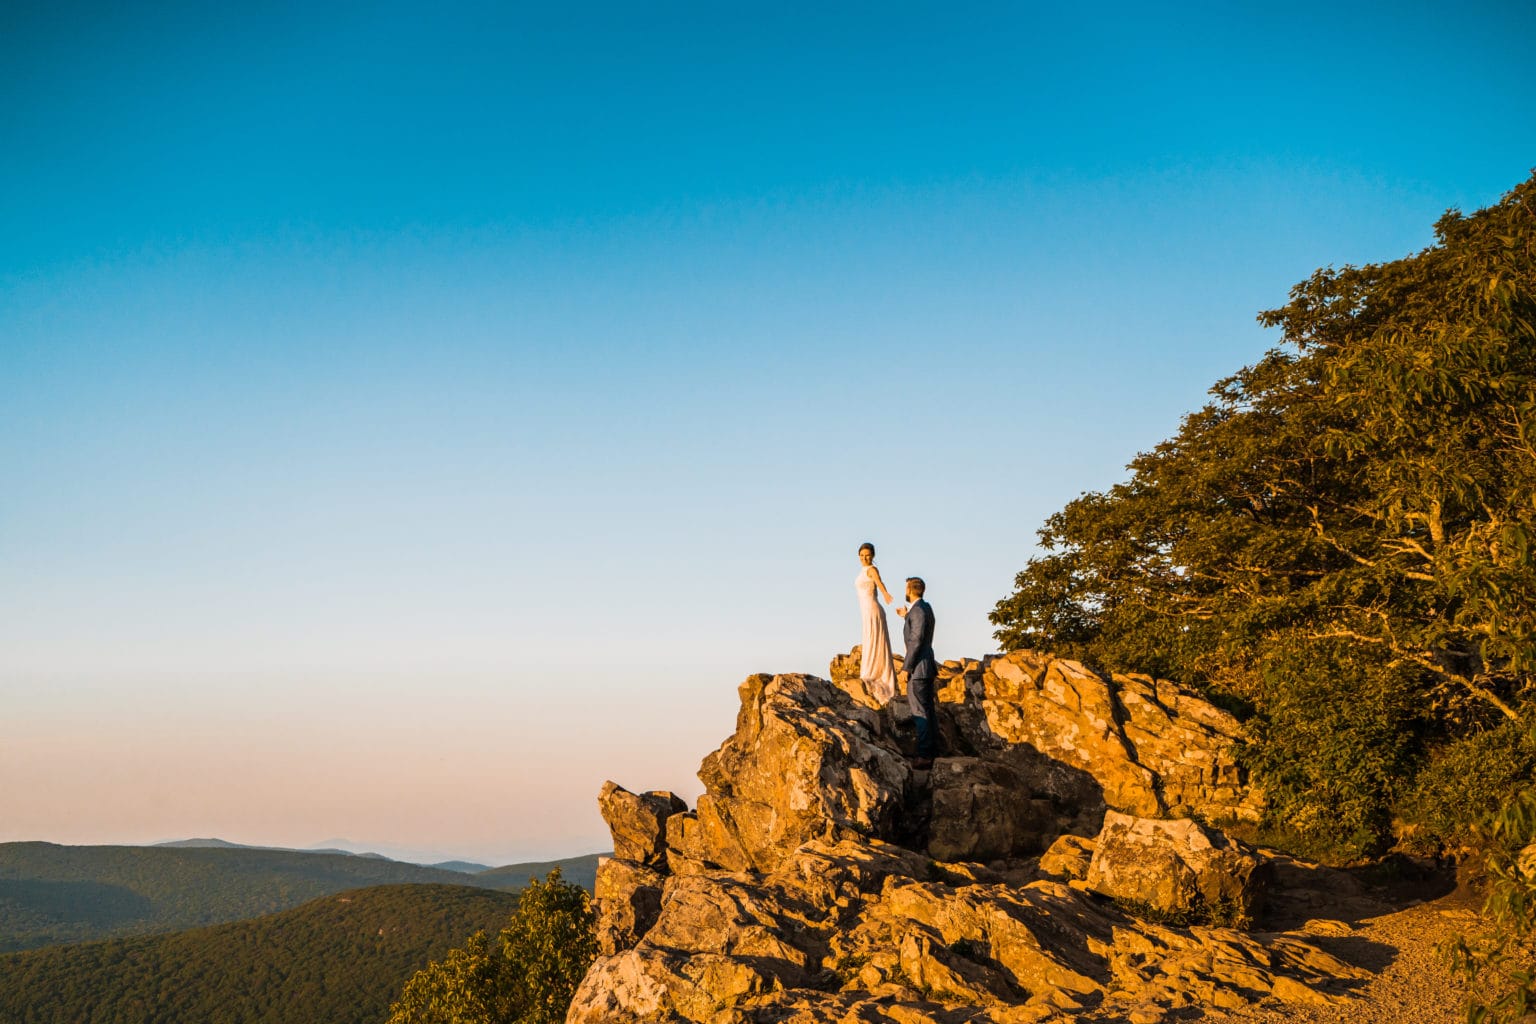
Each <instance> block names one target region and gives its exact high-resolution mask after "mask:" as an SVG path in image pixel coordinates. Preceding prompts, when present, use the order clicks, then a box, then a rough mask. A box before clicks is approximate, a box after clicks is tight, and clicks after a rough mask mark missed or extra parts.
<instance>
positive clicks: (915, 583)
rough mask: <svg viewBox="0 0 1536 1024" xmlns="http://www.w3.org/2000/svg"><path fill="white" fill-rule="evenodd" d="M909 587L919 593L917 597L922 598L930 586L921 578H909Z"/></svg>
mask: <svg viewBox="0 0 1536 1024" xmlns="http://www.w3.org/2000/svg"><path fill="white" fill-rule="evenodd" d="M907 586H909V587H911V588H912V589H913V590H915V591H917V596H918V597H922V596H923V594H924V593H926V592H927V590H928V584H926V583H924V582H923V580H922V577H921V576H908V577H907Z"/></svg>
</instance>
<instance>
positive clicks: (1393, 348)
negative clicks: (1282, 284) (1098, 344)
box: [992, 176, 1536, 857]
mask: <svg viewBox="0 0 1536 1024" xmlns="http://www.w3.org/2000/svg"><path fill="white" fill-rule="evenodd" d="M1436 234H1437V238H1438V241H1437V244H1436V245H1434V246H1432V247H1430V248H1428V249H1425V250H1423V251H1422V252H1419V253H1417V254H1414V255H1412V256H1409V257H1407V258H1405V259H1401V260H1397V261H1394V262H1391V263H1383V264H1376V265H1369V266H1364V267H1344V268H1342V269H1327V270H1320V271H1318V272H1317V273H1316V274H1314V275H1313V276H1312V277H1311V278H1309V279H1308V280H1306V281H1303V282H1302V283H1300V284H1298V285H1297V286H1296V287H1295V288H1294V289H1293V290H1292V292H1291V296H1290V302H1289V303H1288V304H1287V305H1286V306H1284V307H1283V308H1281V309H1277V310H1273V311H1270V312H1267V313H1264V314H1262V315H1261V316H1260V320H1261V321H1262V322H1263V323H1265V324H1267V325H1270V326H1275V327H1279V328H1280V329H1281V330H1282V332H1283V337H1284V343H1283V345H1282V346H1281V347H1280V348H1277V349H1275V350H1273V351H1271V352H1269V353H1268V354H1266V355H1265V357H1264V358H1263V359H1261V360H1260V361H1259V362H1257V363H1256V364H1254V365H1253V366H1249V367H1246V368H1244V369H1243V370H1241V371H1239V372H1238V373H1236V374H1234V375H1233V376H1232V377H1230V378H1228V379H1226V380H1223V381H1221V382H1219V383H1218V384H1217V385H1216V387H1215V388H1214V389H1213V390H1212V401H1211V403H1210V404H1209V405H1207V406H1206V407H1205V408H1203V409H1201V410H1199V411H1198V412H1195V413H1193V414H1191V415H1190V416H1188V417H1186V418H1185V420H1184V422H1183V424H1182V426H1181V428H1180V430H1179V432H1178V433H1177V435H1175V436H1174V437H1173V438H1170V439H1169V440H1167V441H1164V442H1163V443H1161V444H1159V445H1158V446H1157V447H1156V448H1154V449H1153V450H1152V451H1150V452H1147V453H1145V454H1142V455H1140V456H1138V457H1137V458H1136V460H1135V461H1133V462H1132V463H1131V466H1130V470H1131V477H1130V479H1129V480H1127V481H1126V482H1124V483H1122V484H1118V485H1116V486H1115V487H1112V488H1110V489H1109V490H1108V491H1105V492H1103V493H1092V494H1085V495H1083V496H1082V497H1080V498H1078V499H1077V500H1075V501H1073V502H1071V503H1069V504H1068V505H1067V506H1066V507H1065V508H1063V509H1062V510H1061V511H1059V512H1057V513H1056V514H1055V515H1053V516H1051V517H1050V519H1049V520H1047V522H1046V524H1045V527H1044V528H1043V529H1042V530H1041V532H1040V539H1041V544H1042V548H1043V553H1042V554H1041V555H1040V556H1039V557H1037V558H1035V559H1033V560H1032V561H1031V562H1030V563H1029V564H1028V565H1027V566H1026V567H1025V568H1024V570H1023V571H1022V572H1020V573H1019V574H1018V577H1017V579H1016V581H1015V590H1014V593H1013V594H1011V595H1010V596H1008V597H1007V598H1005V599H1004V600H1002V601H1000V602H999V603H998V605H997V607H996V609H995V610H994V612H993V614H992V621H993V622H994V623H995V624H996V625H997V627H998V629H997V637H998V639H999V640H1000V641H1001V642H1002V643H1003V645H1004V646H1005V647H1006V648H1010V649H1012V648H1019V647H1036V648H1041V649H1047V650H1053V651H1056V652H1057V653H1060V654H1065V655H1068V656H1072V657H1076V658H1079V659H1081V660H1083V661H1086V662H1088V663H1089V664H1095V665H1099V666H1102V667H1106V668H1111V669H1116V670H1122V671H1140V672H1149V673H1153V674H1156V675H1162V676H1168V677H1172V678H1176V679H1180V680H1182V681H1185V682H1188V683H1191V684H1194V685H1196V686H1199V687H1202V688H1203V689H1204V690H1205V691H1206V692H1207V693H1209V694H1211V695H1212V696H1213V697H1215V698H1218V699H1228V700H1233V701H1238V702H1241V703H1242V704H1244V705H1245V706H1246V707H1248V708H1250V709H1251V710H1252V713H1253V715H1254V720H1253V722H1252V725H1253V732H1254V734H1255V739H1254V742H1253V745H1252V748H1251V749H1250V750H1249V751H1248V759H1249V764H1250V766H1251V767H1252V768H1253V769H1254V771H1255V772H1256V773H1257V774H1258V776H1259V778H1260V780H1261V781H1262V782H1263V783H1264V785H1265V787H1266V789H1267V790H1268V791H1269V792H1270V793H1271V796H1272V805H1271V807H1272V817H1273V820H1272V821H1271V822H1269V827H1270V828H1271V829H1272V830H1273V831H1276V832H1283V833H1289V834H1292V835H1295V836H1297V837H1299V838H1300V840H1301V841H1302V842H1303V843H1306V844H1311V845H1312V846H1313V848H1314V849H1318V848H1323V849H1331V850H1332V851H1333V853H1334V854H1335V855H1336V856H1345V857H1347V856H1351V855H1358V854H1361V853H1366V852H1369V851H1371V850H1373V849H1376V848H1378V847H1379V846H1380V845H1381V844H1382V843H1383V842H1384V841H1385V840H1386V839H1387V836H1388V829H1389V824H1390V822H1391V821H1392V819H1393V817H1394V815H1395V814H1397V813H1398V812H1400V811H1403V810H1405V809H1407V807H1408V804H1409V803H1410V802H1412V801H1414V800H1416V799H1418V798H1419V796H1418V795H1422V791H1423V787H1419V786H1416V784H1415V776H1416V774H1417V773H1418V772H1419V771H1420V770H1421V769H1423V768H1424V766H1426V765H1431V766H1432V765H1433V764H1434V763H1435V761H1436V758H1437V757H1438V756H1440V753H1441V752H1443V751H1446V750H1450V749H1453V748H1456V747H1457V746H1458V745H1459V744H1461V743H1462V742H1464V741H1468V740H1470V739H1472V738H1474V737H1476V736H1479V735H1482V734H1484V733H1487V732H1488V731H1489V730H1491V729H1494V728H1495V727H1497V725H1498V723H1499V722H1501V721H1509V722H1514V723H1520V722H1524V721H1527V720H1529V718H1530V717H1531V713H1532V712H1531V709H1532V707H1533V706H1536V674H1533V670H1536V568H1533V565H1532V560H1531V558H1530V557H1529V555H1530V552H1531V549H1532V547H1533V541H1536V176H1533V178H1531V179H1529V180H1527V181H1525V182H1523V183H1522V184H1520V185H1519V186H1517V187H1516V188H1515V189H1514V190H1512V191H1511V192H1510V193H1509V194H1508V195H1506V196H1505V197H1504V198H1503V200H1502V201H1501V202H1500V203H1499V204H1497V205H1496V206H1493V207H1490V208H1489V209H1486V210H1482V211H1479V212H1478V213H1476V214H1474V215H1472V216H1462V215H1460V214H1457V213H1448V214H1446V216H1445V217H1443V218H1442V219H1441V220H1440V221H1439V223H1438V224H1437V225H1436ZM1427 781H1428V780H1426V783H1427ZM1490 783H1491V780H1490ZM1491 784H1492V783H1491ZM1474 796H1476V795H1474ZM1487 796H1488V793H1487V792H1486V791H1484V792H1482V793H1481V796H1477V797H1476V798H1475V799H1473V800H1472V801H1471V802H1470V803H1468V804H1466V805H1464V810H1463V812H1462V813H1460V814H1457V813H1456V812H1455V811H1454V810H1453V809H1452V808H1451V807H1450V805H1449V804H1445V805H1443V806H1442V807H1441V808H1440V809H1439V811H1436V812H1435V816H1434V823H1433V826H1432V827H1433V828H1434V829H1436V830H1438V831H1439V833H1440V835H1441V836H1444V837H1452V836H1455V835H1457V834H1460V833H1462V832H1464V831H1465V829H1466V828H1467V827H1468V825H1469V823H1470V822H1471V821H1472V820H1474V817H1475V809H1476V808H1478V807H1481V806H1485V805H1486V802H1487V801H1486V799H1484V798H1486V797H1487ZM1419 802H1420V804H1421V805H1422V800H1420V801H1419ZM1428 815H1429V812H1428V811H1427V810H1425V811H1424V812H1423V813H1422V814H1420V817H1421V818H1423V817H1427V816H1428Z"/></svg>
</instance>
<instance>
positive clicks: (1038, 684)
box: [981, 651, 1264, 821]
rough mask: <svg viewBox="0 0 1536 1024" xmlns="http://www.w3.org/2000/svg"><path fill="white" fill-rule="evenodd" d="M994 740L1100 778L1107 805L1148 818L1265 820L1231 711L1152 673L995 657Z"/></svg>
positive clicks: (991, 677)
mask: <svg viewBox="0 0 1536 1024" xmlns="http://www.w3.org/2000/svg"><path fill="white" fill-rule="evenodd" d="M982 690H983V693H984V694H985V696H984V697H983V699H982V702H981V703H982V708H983V710H984V711H985V728H986V730H987V733H988V734H989V738H990V739H991V740H992V741H993V742H994V744H996V743H997V742H1001V743H1002V744H1003V745H1005V746H1009V745H1018V746H1027V747H1028V748H1030V749H1031V750H1034V751H1036V752H1038V753H1040V754H1044V755H1045V756H1046V757H1047V758H1048V759H1049V760H1050V761H1051V762H1054V764H1055V765H1057V766H1065V767H1069V768H1072V769H1076V770H1077V771H1079V772H1081V773H1084V774H1086V775H1087V776H1090V777H1092V779H1093V780H1094V781H1095V782H1096V784H1097V786H1098V788H1099V790H1100V792H1101V794H1102V800H1103V805H1104V807H1106V808H1108V809H1111V810H1116V811H1121V812H1123V813H1126V814H1134V815H1138V816H1142V817H1158V816H1164V815H1168V814H1181V815H1187V814H1193V813H1199V814H1200V816H1201V817H1203V818H1205V819H1207V820H1212V821H1220V820H1241V821H1256V820H1258V818H1259V817H1260V816H1261V815H1262V813H1263V808H1264V804H1263V797H1262V795H1261V794H1260V793H1258V792H1257V791H1255V790H1254V789H1252V788H1251V787H1249V786H1248V785H1247V780H1246V778H1245V777H1244V775H1243V773H1242V771H1241V770H1240V769H1239V767H1238V764H1237V758H1236V740H1237V738H1238V737H1239V736H1240V735H1241V733H1242V727H1241V726H1240V725H1239V724H1238V722H1237V720H1236V719H1235V718H1233V717H1232V716H1231V715H1230V714H1228V713H1226V712H1225V711H1222V710H1221V709H1219V708H1217V707H1215V706H1214V705H1212V704H1210V703H1209V702H1207V701H1205V700H1202V699H1201V698H1200V697H1198V696H1197V695H1196V694H1194V693H1192V692H1190V691H1188V690H1184V689H1182V688H1180V687H1178V686H1175V685H1174V684H1172V683H1168V682H1165V681H1160V680H1153V679H1152V678H1151V677H1149V676H1135V675H1112V676H1105V675H1101V674H1099V673H1097V672H1094V671H1092V670H1091V669H1088V668H1086V667H1084V666H1083V665H1081V664H1080V663H1078V662H1075V661H1066V660H1062V659H1056V658H1051V657H1049V656H1047V655H1043V654H1038V653H1036V652H1034V651H1013V652H1011V653H1009V654H1006V655H1000V656H998V657H995V658H989V659H987V660H986V662H985V665H984V670H983V676H982Z"/></svg>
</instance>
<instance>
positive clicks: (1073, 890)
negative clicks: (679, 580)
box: [568, 654, 1361, 1024]
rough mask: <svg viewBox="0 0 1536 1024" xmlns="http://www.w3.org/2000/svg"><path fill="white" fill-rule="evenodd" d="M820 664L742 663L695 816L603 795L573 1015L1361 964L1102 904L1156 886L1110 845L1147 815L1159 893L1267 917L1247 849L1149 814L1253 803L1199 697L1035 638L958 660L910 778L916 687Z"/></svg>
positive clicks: (1320, 977)
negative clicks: (1163, 871)
mask: <svg viewBox="0 0 1536 1024" xmlns="http://www.w3.org/2000/svg"><path fill="white" fill-rule="evenodd" d="M853 668H854V670H855V673H856V661H855V662H854V663H853ZM833 675H834V677H835V681H834V682H828V681H827V680H823V679H818V678H816V677H813V676H807V675H779V676H766V675H760V676H752V677H751V678H749V679H747V680H746V682H744V683H743V684H742V686H741V687H740V696H741V712H740V714H739V716H738V718H737V723H736V731H735V732H734V733H733V734H732V735H731V737H730V738H729V739H727V740H726V742H725V743H724V744H723V745H722V746H721V747H720V749H719V750H717V751H715V752H714V753H713V754H710V755H709V757H707V758H706V759H705V761H704V765H703V767H702V768H701V769H700V772H699V775H700V778H701V779H702V780H703V782H704V785H705V794H704V795H703V796H702V797H701V798H700V799H699V802H698V806H697V807H696V808H695V809H694V810H692V811H686V810H683V809H682V808H681V806H680V805H679V804H678V803H674V802H673V800H672V799H666V798H667V797H670V795H669V794H644V795H642V796H638V797H637V796H635V795H634V794H629V793H628V792H627V791H625V790H622V789H620V788H619V787H617V786H614V785H612V784H610V785H609V786H607V787H605V788H604V790H603V796H602V806H603V809H604V812H605V815H609V814H610V812H611V816H610V817H609V822H610V825H611V826H612V827H613V830H614V847H615V851H616V853H618V854H619V855H618V856H616V857H615V858H613V859H611V860H609V861H607V862H605V863H604V864H603V866H602V868H601V869H600V872H599V876H598V883H597V898H598V909H599V917H600V937H601V946H602V954H603V955H601V956H600V957H599V958H598V960H597V962H596V963H595V964H594V965H593V967H592V969H591V971H590V972H589V973H588V975H587V977H586V979H585V980H584V981H583V983H582V985H581V987H580V990H579V991H578V993H577V995H576V998H575V1000H574V1002H573V1003H572V1006H571V1010H570V1015H569V1017H568V1021H569V1022H570V1024H599V1022H601V1024H626V1022H629V1024H640V1022H642V1021H644V1022H659V1021H666V1022H707V1024H746V1022H756V1021H762V1022H768V1021H774V1022H797V1024H819V1022H826V1024H832V1022H839V1024H842V1022H882V1021H888V1022H905V1024H915V1022H919V1021H934V1020H942V1021H946V1022H955V1024H958V1022H961V1021H971V1022H976V1024H983V1022H986V1024H1005V1022H1008V1024H1012V1022H1021V1021H1042V1020H1046V1019H1050V1018H1053V1017H1062V1016H1064V1015H1065V1016H1074V1015H1084V1014H1091V1015H1094V1016H1095V1019H1136V1020H1142V1021H1155V1020H1160V1019H1163V1018H1164V1016H1165V1015H1168V1019H1170V1020H1171V1019H1182V1017H1180V1012H1181V1011H1184V1012H1183V1016H1186V1017H1187V1015H1188V1011H1187V1010H1185V1008H1188V1007H1194V1006H1225V1007H1239V1006H1246V1005H1250V1004H1253V1003H1258V1002H1264V1001H1270V1002H1274V1001H1278V1002H1281V1003H1297V1002H1301V1003H1306V1002H1321V1003H1326V1002H1330V1001H1335V1000H1338V999H1339V998H1341V995H1342V993H1343V992H1345V991H1346V990H1347V989H1348V987H1349V986H1350V985H1351V984H1353V983H1354V982H1355V981H1356V980H1358V979H1359V978H1360V976H1361V974H1360V972H1358V971H1356V970H1355V969H1354V968H1351V967H1349V966H1348V965H1346V964H1344V963H1343V962H1341V961H1339V960H1337V959H1335V958H1334V957H1332V956H1330V955H1329V954H1328V953H1326V952H1324V951H1323V950H1321V949H1319V948H1317V947H1315V946H1314V945H1311V944H1309V943H1308V942H1306V941H1304V940H1303V939H1302V938H1301V937H1300V936H1299V935H1297V934H1294V933H1251V934H1244V933H1242V932H1239V931H1235V930H1233V929H1230V928H1222V927H1213V926H1209V925H1194V926H1191V927H1181V928H1171V927H1164V926H1160V925H1157V924H1152V923H1148V922H1147V921H1145V920H1139V919H1137V918H1134V917H1131V916H1128V915H1127V914H1126V912H1125V909H1126V908H1125V904H1123V903H1121V902H1117V900H1116V899H1109V898H1106V896H1105V895H1103V893H1109V894H1111V895H1114V896H1116V897H1117V898H1118V900H1132V901H1140V902H1151V901H1150V900H1149V899H1148V898H1147V897H1148V895H1149V894H1150V893H1156V892H1158V891H1160V890H1157V889H1156V886H1157V885H1159V884H1161V882H1159V881H1157V880H1156V879H1153V878H1151V877H1150V876H1148V877H1142V876H1136V875H1134V874H1133V873H1132V872H1130V871H1129V870H1128V869H1127V868H1126V867H1125V866H1124V864H1123V862H1122V861H1121V860H1119V859H1117V858H1118V857H1119V855H1120V851H1124V850H1128V849H1130V848H1131V847H1132V846H1133V845H1134V843H1135V842H1139V841H1141V839H1142V838H1143V832H1144V831H1145V832H1148V834H1155V835H1156V836H1160V837H1163V838H1168V839H1170V840H1171V839H1174V838H1180V837H1182V840H1183V842H1182V845H1180V844H1178V843H1173V844H1171V846H1170V848H1171V849H1176V850H1177V851H1178V855H1177V856H1173V855H1172V854H1170V855H1169V857H1168V858H1165V860H1166V863H1165V864H1164V866H1165V867H1166V868H1167V873H1168V874H1170V875H1173V876H1176V877H1177V879H1178V885H1175V886H1172V887H1171V888H1170V889H1169V892H1170V893H1172V895H1171V896H1170V900H1173V899H1175V898H1176V897H1177V898H1182V897H1185V896H1188V894H1189V893H1197V894H1199V899H1201V900H1204V901H1206V905H1209V904H1210V903H1212V902H1214V901H1215V900H1217V899H1220V900H1226V901H1232V900H1240V899H1247V900H1248V902H1247V903H1244V904H1241V905H1242V906H1243V907H1245V908H1246V910H1247V912H1250V913H1253V912H1257V910H1258V907H1259V903H1258V900H1257V898H1256V896H1255V895H1254V894H1255V893H1257V892H1258V885H1259V883H1260V882H1262V880H1263V877H1264V867H1263V864H1264V858H1263V856H1262V855H1260V854H1258V853H1253V852H1251V851H1247V850H1246V849H1244V848H1241V847H1239V846H1238V845H1236V844H1235V843H1230V842H1228V841H1227V840H1226V839H1225V837H1223V836H1221V835H1220V833H1218V832H1215V831H1212V830H1208V829H1201V828H1199V827H1198V826H1195V825H1194V824H1193V822H1183V823H1173V822H1168V821H1165V820H1155V819H1162V818H1165V817H1167V816H1168V815H1169V814H1171V813H1173V812H1175V811H1180V812H1198V813H1200V814H1201V815H1202V817H1204V818H1205V819H1206V820H1211V819H1213V818H1220V817H1251V816H1252V815H1253V814H1254V813H1256V810H1257V808H1258V807H1260V806H1261V804H1260V801H1259V797H1258V796H1257V794H1254V793H1252V792H1251V791H1250V790H1248V789H1247V788H1246V787H1245V786H1244V785H1243V780H1242V779H1241V777H1240V775H1239V774H1238V773H1237V771H1236V768H1235V762H1234V761H1233V759H1232V752H1231V749H1230V748H1231V744H1232V742H1233V741H1234V739H1235V737H1237V735H1238V726H1237V723H1236V722H1235V721H1233V720H1232V719H1231V718H1230V717H1229V716H1227V715H1225V714H1224V713H1223V712H1221V711H1219V710H1218V709H1216V708H1214V707H1212V706H1210V705H1209V704H1206V703H1204V702H1202V701H1199V700H1198V699H1197V698H1196V697H1195V696H1194V695H1192V694H1189V693H1187V692H1185V691H1181V690H1179V689H1177V688H1176V687H1172V686H1171V685H1169V684H1164V683H1160V682H1155V681H1152V680H1148V679H1142V678H1140V677H1108V678H1106V677H1104V676H1100V675H1096V674H1094V673H1092V672H1089V671H1088V670H1086V669H1084V668H1083V667H1082V666H1080V665H1077V664H1075V663H1072V662H1060V661H1052V660H1051V659H1049V658H1044V657H1042V656H1039V655H1033V654H1014V655H1009V656H1006V657H1001V658H992V659H988V660H986V661H981V662H978V661H957V662H949V663H946V665H945V666H944V668H943V670H942V672H941V676H940V687H939V692H940V699H941V706H940V725H941V732H942V735H943V738H944V750H943V753H944V754H947V755H948V756H941V757H940V758H938V759H937V761H936V762H935V763H934V765H933V768H932V770H931V771H916V770H914V769H913V768H912V766H911V761H910V760H909V755H910V754H911V747H910V744H911V730H910V722H909V721H908V720H907V719H908V713H907V711H906V709H905V702H904V701H900V700H897V701H894V702H892V703H891V705H890V706H888V707H886V708H877V707H873V706H871V704H872V702H870V701H869V700H868V695H867V694H865V693H863V692H862V689H861V688H860V687H859V686H858V684H857V680H856V679H851V678H850V676H849V672H848V656H845V658H842V659H839V661H837V662H834V665H833ZM838 681H841V684H839V682H838ZM673 799H675V798H673ZM1145 822H1149V824H1144V823H1145ZM1101 824H1103V825H1104V828H1103V830H1102V832H1101V828H1100V826H1101ZM1202 843H1203V844H1204V845H1202ZM1148 848H1149V849H1150V848H1151V847H1150V846H1148ZM1159 849H1161V848H1159ZM1042 854H1043V856H1042ZM1159 856H1161V854H1159ZM1249 856H1251V857H1252V858H1253V859H1254V866H1253V867H1252V870H1249V871H1248V872H1247V875H1246V876H1243V877H1244V878H1246V880H1247V881H1246V884H1247V888H1244V886H1243V885H1242V884H1238V882H1237V881H1236V880H1237V879H1238V877H1239V876H1241V875H1242V869H1243V865H1244V864H1246V863H1247V862H1246V861H1243V860H1242V858H1244V857H1249ZM1159 863H1164V862H1162V861H1160V862H1159ZM1218 868H1220V869H1221V870H1222V871H1225V874H1222V873H1221V872H1220V871H1218V870H1217V869H1218ZM1288 870H1296V869H1294V868H1292V869H1288ZM1180 871H1183V872H1186V873H1187V875H1188V877H1186V875H1185V874H1180V873H1179V872H1180ZM1085 876H1086V877H1085ZM1122 883H1123V885H1122ZM1127 890H1129V891H1133V892H1134V893H1135V895H1130V896H1127V895H1123V893H1124V892H1126V891H1127ZM1245 894H1246V895H1245ZM1190 898H1191V899H1193V897H1190Z"/></svg>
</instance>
